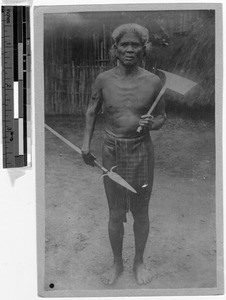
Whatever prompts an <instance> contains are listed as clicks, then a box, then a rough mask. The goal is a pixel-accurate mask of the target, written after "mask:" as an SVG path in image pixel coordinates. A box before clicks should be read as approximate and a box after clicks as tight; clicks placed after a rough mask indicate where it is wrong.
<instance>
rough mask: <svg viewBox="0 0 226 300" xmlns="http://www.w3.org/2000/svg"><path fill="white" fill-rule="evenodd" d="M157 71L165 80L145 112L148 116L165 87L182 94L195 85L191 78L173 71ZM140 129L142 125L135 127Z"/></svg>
mask: <svg viewBox="0 0 226 300" xmlns="http://www.w3.org/2000/svg"><path fill="white" fill-rule="evenodd" d="M157 72H158V73H160V74H159V77H160V78H161V79H162V76H163V77H164V79H163V81H165V83H164V85H163V87H162V89H161V91H160V92H159V94H158V96H157V98H156V99H155V101H154V102H153V104H152V106H151V108H150V109H149V111H148V113H147V115H149V116H151V114H152V112H153V110H154V109H155V107H156V105H157V104H158V102H159V100H160V99H161V97H162V95H163V94H164V93H165V91H166V90H167V89H169V90H172V91H174V92H177V93H179V94H181V95H183V96H184V95H185V94H186V93H187V92H188V91H190V90H191V89H192V88H193V87H195V86H196V85H197V83H196V82H194V81H192V80H189V79H187V78H184V77H182V76H178V75H176V74H173V73H170V72H167V71H163V70H160V69H158V70H157ZM141 129H142V127H141V126H139V127H138V128H137V132H140V131H141Z"/></svg>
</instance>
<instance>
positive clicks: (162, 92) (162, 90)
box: [137, 85, 166, 132]
mask: <svg viewBox="0 0 226 300" xmlns="http://www.w3.org/2000/svg"><path fill="white" fill-rule="evenodd" d="M165 90H166V86H165V85H164V87H163V88H162V89H161V91H160V92H159V94H158V96H157V98H156V99H155V101H154V102H153V104H152V106H151V108H150V109H149V111H148V112H147V116H151V113H152V112H153V110H154V109H155V107H156V105H157V104H158V103H159V100H160V99H161V97H162V95H163V94H164V93H165ZM141 130H142V126H139V127H138V128H137V132H141Z"/></svg>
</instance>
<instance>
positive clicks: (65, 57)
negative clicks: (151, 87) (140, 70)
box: [44, 11, 200, 114]
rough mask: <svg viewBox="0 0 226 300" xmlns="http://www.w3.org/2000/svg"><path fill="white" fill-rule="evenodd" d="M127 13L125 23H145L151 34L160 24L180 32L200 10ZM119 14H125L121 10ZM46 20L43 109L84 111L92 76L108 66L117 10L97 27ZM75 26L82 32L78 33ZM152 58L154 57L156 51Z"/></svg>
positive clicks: (69, 112)
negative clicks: (81, 27)
mask: <svg viewBox="0 0 226 300" xmlns="http://www.w3.org/2000/svg"><path fill="white" fill-rule="evenodd" d="M127 15H128V17H127V19H128V20H127V22H128V23H129V22H131V21H132V22H137V23H139V24H141V25H143V26H146V27H147V28H148V29H149V31H150V35H152V36H153V32H154V33H155V32H156V31H158V30H163V31H164V28H167V31H168V32H169V33H172V32H176V33H178V32H179V33H184V32H185V31H187V30H189V28H190V27H191V26H192V25H191V24H192V21H193V20H194V19H195V18H197V17H199V15H200V12H198V11H197V12H195V13H194V11H193V12H192V11H191V12H189V11H186V12H174V11H171V12H167V13H165V14H164V13H162V14H161V15H159V12H153V17H150V15H148V14H145V15H144V17H142V16H139V18H138V17H137V19H136V18H134V15H131V16H130V15H129V13H127ZM123 16H124V18H125V14H124V15H123ZM164 16H167V17H164ZM132 17H133V19H132V20H130V19H131V18H132ZM65 18H66V19H67V18H68V16H65ZM97 19H98V18H97ZM49 20H50V18H49V16H48V19H47V20H46V21H45V26H46V27H45V36H44V79H45V113H46V114H76V113H84V111H85V110H86V108H87V105H88V103H89V98H90V94H91V85H92V83H93V82H94V80H95V77H96V76H97V74H99V73H100V72H103V71H104V70H107V69H109V68H111V67H112V63H111V61H110V59H109V56H108V52H109V48H110V46H111V40H110V35H111V33H112V30H113V29H114V28H115V27H116V26H118V25H120V22H122V21H121V19H120V14H119V13H118V19H116V18H115V20H114V18H113V17H112V18H111V19H110V18H109V22H105V23H101V21H100V22H99V23H100V24H99V25H98V26H99V27H98V26H97V25H95V26H93V28H92V27H90V28H87V29H86V30H85V28H84V29H82V30H80V29H78V28H75V27H71V26H69V25H68V24H67V23H64V24H62V23H59V24H58V23H57V22H56V21H54V22H52V23H51V22H50V21H49ZM124 23H125V22H124ZM97 27H98V30H97ZM79 30H80V31H82V32H83V34H80V35H79V34H78V33H79ZM76 32H77V35H76ZM156 58H157V59H158V55H156ZM160 59H161V58H160ZM147 65H148V64H147ZM149 65H150V64H149ZM149 67H150V66H149Z"/></svg>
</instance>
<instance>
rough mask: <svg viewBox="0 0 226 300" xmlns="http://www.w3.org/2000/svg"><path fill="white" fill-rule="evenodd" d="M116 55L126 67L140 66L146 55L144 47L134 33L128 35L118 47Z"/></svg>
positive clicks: (123, 37) (124, 36)
mask: <svg viewBox="0 0 226 300" xmlns="http://www.w3.org/2000/svg"><path fill="white" fill-rule="evenodd" d="M116 47H117V50H116V55H117V58H118V59H119V61H120V62H121V64H122V65H124V66H135V65H138V64H139V62H140V60H141V59H142V57H143V55H144V47H143V46H142V44H141V41H140V39H139V38H138V36H137V35H136V34H134V33H126V34H124V35H123V36H122V38H121V39H120V41H119V42H118V45H117V46H116Z"/></svg>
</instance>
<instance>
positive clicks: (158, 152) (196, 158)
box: [34, 4, 223, 297]
mask: <svg viewBox="0 0 226 300" xmlns="http://www.w3.org/2000/svg"><path fill="white" fill-rule="evenodd" d="M220 12H221V6H220V5H214V4H212V5H211V4H209V5H207V4H199V5H195V4H193V5H192V4H190V5H189V4H187V5H185V4H184V5H182V4H181V5H179V4H178V5H175V4H174V5H170V4H162V5H159V6H157V5H155V6H152V5H145V4H143V5H115V6H114V5H96V6H95V5H93V6H92V5H88V6H77V7H76V6H71V7H66V6H65V7H64V6H62V7H61V6H58V7H37V8H35V12H34V26H35V32H36V34H38V33H40V35H39V38H38V39H37V40H36V44H35V45H36V47H35V49H34V51H35V57H36V62H35V67H36V68H37V75H35V76H36V78H35V82H36V83H37V84H36V85H35V97H36V98H35V99H36V102H38V101H39V99H43V104H41V109H39V112H38V121H39V123H38V121H37V122H36V124H39V125H38V127H39V126H40V127H39V128H38V129H37V130H38V134H39V133H40V134H39V136H40V137H39V141H40V144H42V143H43V144H44V145H43V146H40V148H39V149H40V153H41V155H43V154H44V158H43V159H41V160H40V161H39V163H37V165H39V164H40V166H37V170H38V173H37V181H38V189H39V190H38V192H37V195H38V196H37V209H38V210H37V215H38V220H37V227H38V271H39V293H40V295H42V296H43V295H44V296H58V295H60V296H112V297H113V296H131V295H132V296H153V295H158V296H163V295H175V296H176V295H182V296H183V295H214V294H222V293H223V245H222V244H223V236H222V232H223V218H222V215H221V214H222V184H221V180H222V178H221V160H220V158H219V153H221V152H220V151H219V150H218V146H219V145H221V141H220V140H219V136H220V132H221V129H220V126H221V125H219V124H220V122H221V115H220V113H221V110H222V96H221V89H222V86H221V80H219V81H218V78H219V77H220V76H222V75H221V72H222V70H221V62H219V57H221V54H220V53H219V56H218V60H217V59H216V57H217V53H218V51H220V47H219V45H221V41H220V39H221V28H220V24H219V22H220V19H221V13H220ZM37 57H38V59H37ZM41 101H42V100H40V102H41ZM36 105H38V104H36ZM40 120H42V121H43V122H40ZM40 124H41V125H40ZM36 127H37V125H36ZM39 157H40V156H39ZM43 166H44V168H43ZM40 185H42V188H41V189H40Z"/></svg>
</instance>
